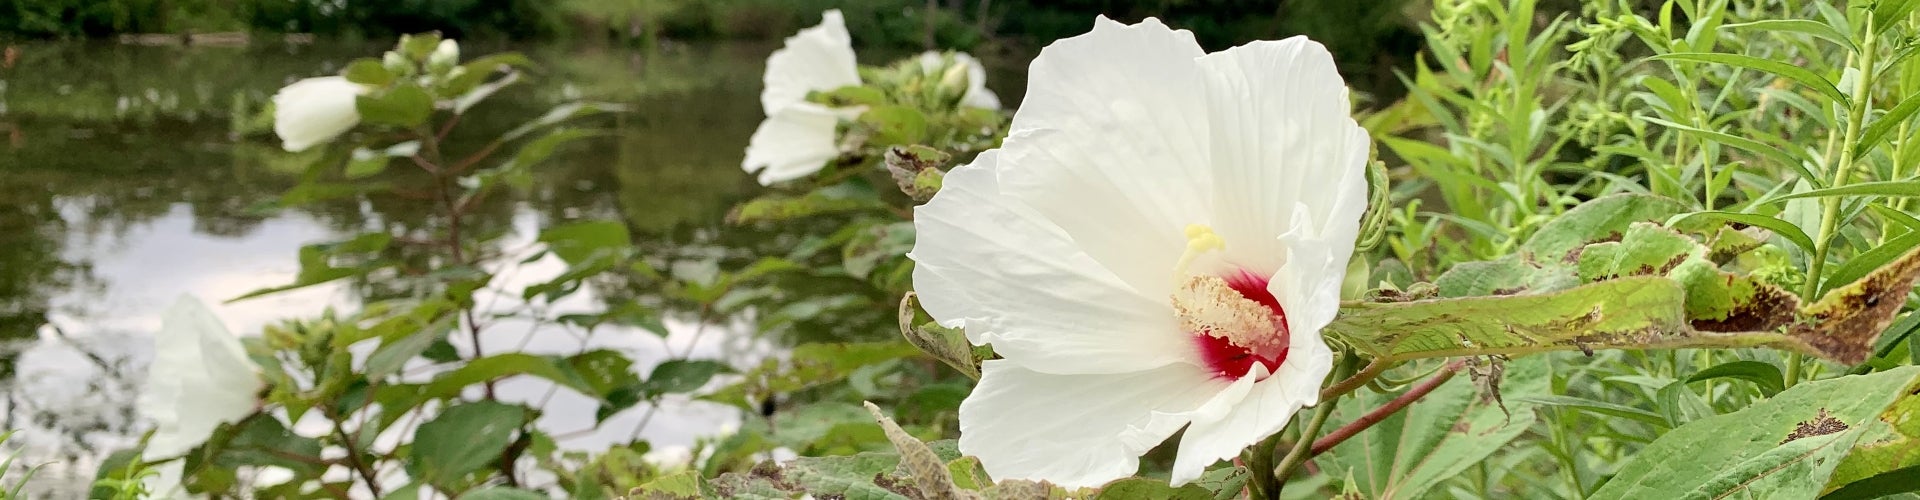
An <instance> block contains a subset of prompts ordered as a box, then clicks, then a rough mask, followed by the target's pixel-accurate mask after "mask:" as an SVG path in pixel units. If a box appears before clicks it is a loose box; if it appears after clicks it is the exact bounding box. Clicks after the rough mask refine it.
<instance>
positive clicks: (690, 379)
mask: <svg viewBox="0 0 1920 500" xmlns="http://www.w3.org/2000/svg"><path fill="white" fill-rule="evenodd" d="M729 371H732V369H730V368H728V367H727V365H726V363H721V362H718V361H708V360H687V359H673V360H667V362H665V363H660V366H656V367H653V374H652V375H648V376H647V381H646V382H644V383H643V384H642V385H641V387H642V388H643V389H644V390H645V391H646V393H647V394H652V395H660V394H679V393H686V392H693V391H695V390H699V389H700V388H701V387H702V386H705V385H707V381H709V380H713V376H714V375H719V374H721V373H727V372H729Z"/></svg>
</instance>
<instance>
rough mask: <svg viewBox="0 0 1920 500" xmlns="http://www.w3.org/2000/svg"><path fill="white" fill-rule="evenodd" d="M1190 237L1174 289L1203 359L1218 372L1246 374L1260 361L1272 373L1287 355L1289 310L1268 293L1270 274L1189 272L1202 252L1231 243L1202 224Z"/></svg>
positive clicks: (1228, 375) (1227, 376) (1182, 318)
mask: <svg viewBox="0 0 1920 500" xmlns="http://www.w3.org/2000/svg"><path fill="white" fill-rule="evenodd" d="M1187 240H1188V243H1187V254H1186V255H1183V256H1181V258H1180V263H1179V265H1178V268H1177V272H1179V273H1181V274H1182V275H1184V276H1183V277H1182V278H1181V281H1179V286H1178V288H1176V289H1174V291H1173V310H1174V313H1175V314H1177V315H1178V316H1179V318H1180V329H1181V330H1182V331H1185V332H1187V333H1188V334H1190V335H1193V338H1194V345H1195V347H1196V348H1198V349H1199V350H1200V357H1201V359H1203V360H1204V361H1206V363H1207V367H1208V368H1209V369H1211V370H1213V372H1214V375H1215V376H1217V377H1221V378H1224V379H1228V380H1233V379H1238V378H1240V377H1244V376H1246V375H1247V371H1248V370H1250V369H1252V368H1253V364H1254V363H1260V364H1261V365H1263V366H1265V367H1266V369H1267V373H1269V374H1271V373H1273V372H1274V371H1275V370H1278V369H1279V368H1280V363H1281V362H1283V361H1285V360H1286V359H1287V341H1288V332H1287V313H1286V311H1285V310H1283V309H1282V308H1281V307H1280V300H1279V299H1278V298H1276V297H1274V296H1273V294H1272V293H1269V292H1267V278H1266V277H1264V276H1262V275H1259V274H1255V273H1253V272H1250V271H1247V270H1245V269H1240V268H1232V267H1230V266H1226V267H1228V269H1227V270H1226V271H1225V272H1222V273H1220V274H1213V273H1205V274H1187V271H1188V270H1189V267H1190V266H1192V265H1193V264H1194V262H1195V260H1196V259H1198V258H1199V256H1200V255H1201V254H1207V253H1211V252H1214V251H1219V250H1223V249H1225V247H1226V245H1225V243H1224V242H1223V241H1221V239H1220V237H1219V236H1218V235H1215V234H1213V230H1212V229H1211V228H1208V227H1206V226H1202V225H1194V226H1189V227H1188V228H1187Z"/></svg>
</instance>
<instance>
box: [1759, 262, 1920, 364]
mask: <svg viewBox="0 0 1920 500" xmlns="http://www.w3.org/2000/svg"><path fill="white" fill-rule="evenodd" d="M1916 277H1920V249H1915V250H1913V251H1909V252H1907V254H1906V255H1902V256H1900V258H1899V259H1895V260H1894V261H1893V262H1890V263H1888V264H1887V265H1885V266H1881V267H1880V269H1877V270H1875V271H1873V273H1871V274H1868V275H1867V276H1866V277H1864V278H1860V280H1859V281H1855V282H1853V283H1851V284H1848V285H1846V286H1844V287H1840V288H1837V289H1834V290H1833V291H1830V292H1827V295H1826V296H1825V297H1821V298H1820V301H1819V302H1817V303H1815V304H1813V306H1812V307H1809V308H1807V310H1805V311H1803V312H1802V313H1803V315H1804V317H1803V318H1801V319H1802V320H1803V321H1798V322H1796V323H1795V324H1794V325H1793V327H1792V328H1791V329H1790V330H1789V331H1788V333H1789V334H1790V335H1792V336H1793V337H1794V338H1797V339H1799V340H1800V341H1802V342H1806V343H1807V344H1808V345H1809V346H1812V347H1813V348H1814V349H1815V350H1818V351H1819V352H1820V353H1821V354H1822V355H1824V356H1826V357H1828V358H1831V359H1834V360H1837V361H1840V362H1843V363H1849V364H1858V363H1860V362H1863V361H1866V359H1867V356H1868V355H1869V354H1872V351H1873V343H1874V341H1875V340H1877V339H1878V338H1879V337H1880V332H1881V330H1884V329H1886V327H1887V325H1888V324H1889V323H1892V322H1893V316H1894V314H1896V313H1899V312H1900V307H1901V306H1903V305H1905V304H1906V302H1907V301H1906V297H1907V292H1908V291H1910V290H1913V282H1914V279H1915V278H1916Z"/></svg>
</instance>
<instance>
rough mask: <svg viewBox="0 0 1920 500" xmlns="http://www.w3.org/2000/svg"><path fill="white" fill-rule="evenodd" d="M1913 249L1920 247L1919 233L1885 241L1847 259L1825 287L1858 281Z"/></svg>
mask: <svg viewBox="0 0 1920 500" xmlns="http://www.w3.org/2000/svg"><path fill="white" fill-rule="evenodd" d="M1914 247H1920V231H1914V232H1908V233H1907V234H1903V235H1900V236H1899V237H1897V238H1894V239H1891V240H1887V242H1886V244H1883V245H1880V246H1877V247H1873V249H1872V250H1867V251H1865V252H1860V254H1859V255H1855V256H1853V258H1851V259H1847V262H1846V263H1845V264H1841V265H1840V268H1839V269H1836V270H1834V271H1833V275H1832V276H1828V277H1827V281H1826V286H1827V287H1828V288H1831V287H1833V286H1837V285H1845V284H1848V283H1852V282H1855V281H1858V280H1859V279H1860V278H1862V277H1865V276H1866V275H1867V273H1869V272H1873V270H1874V269H1879V268H1880V266H1884V265H1886V264H1887V263H1888V262H1892V261H1893V259H1894V258H1897V257H1899V256H1901V255H1905V254H1906V253H1907V252H1909V251H1912V250H1913V249H1914Z"/></svg>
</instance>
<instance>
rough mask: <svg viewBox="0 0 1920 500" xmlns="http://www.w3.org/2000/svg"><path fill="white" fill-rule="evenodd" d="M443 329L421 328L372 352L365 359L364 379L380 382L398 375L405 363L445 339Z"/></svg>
mask: <svg viewBox="0 0 1920 500" xmlns="http://www.w3.org/2000/svg"><path fill="white" fill-rule="evenodd" d="M446 333H447V332H446V330H445V329H444V328H422V329H420V331H417V332H414V333H413V334H412V335H408V336H406V337H402V338H401V339H400V340H399V341H398V342H392V343H388V344H386V345H383V346H380V348H379V349H376V350H374V351H373V355H372V356H368V357H367V368H366V377H367V379H368V380H380V379H384V378H386V377H387V376H388V375H392V374H395V373H399V372H400V369H401V368H403V367H405V366H406V365H407V361H411V360H413V358H415V357H417V356H419V355H420V353H423V352H426V351H427V348H428V347H432V346H433V343H434V342H436V341H439V340H441V339H444V338H446Z"/></svg>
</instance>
